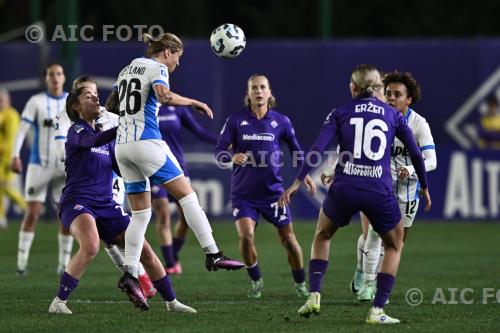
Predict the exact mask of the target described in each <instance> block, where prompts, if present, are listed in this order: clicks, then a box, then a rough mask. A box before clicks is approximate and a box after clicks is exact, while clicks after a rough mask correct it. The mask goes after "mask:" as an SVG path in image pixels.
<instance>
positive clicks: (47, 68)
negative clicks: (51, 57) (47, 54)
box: [43, 62, 64, 77]
mask: <svg viewBox="0 0 500 333" xmlns="http://www.w3.org/2000/svg"><path fill="white" fill-rule="evenodd" d="M52 66H59V67H61V68H62V70H63V73H64V67H63V65H61V64H60V63H58V62H49V64H48V65H47V66H46V67H45V69H44V70H43V77H46V76H47V72H48V70H49V68H50V67H52Z"/></svg>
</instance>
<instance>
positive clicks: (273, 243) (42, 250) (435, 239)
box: [0, 222, 500, 333]
mask: <svg viewBox="0 0 500 333" xmlns="http://www.w3.org/2000/svg"><path fill="white" fill-rule="evenodd" d="M18 228H19V224H18V223H15V224H12V225H10V227H9V229H8V230H1V231H0V247H1V251H0V262H1V264H0V295H1V297H0V332H58V333H62V332H71V333H76V332H86V333H90V332H145V333H152V332H259V333H262V332H315V333H316V332H362V331H382V330H383V331H407V332H441V333H442V332H456V331H463V332H472V331H477V332H495V331H496V332H498V331H500V324H499V321H498V313H499V311H500V305H499V302H500V291H499V290H500V282H499V281H500V279H499V277H500V268H499V262H498V258H499V256H498V254H499V250H498V249H499V245H500V242H499V239H500V224H494V223H475V222H474V223H466V224H464V223H436V222H430V223H418V222H417V223H416V225H415V226H414V227H413V228H412V230H411V233H410V235H409V239H408V241H407V244H406V246H405V249H404V251H403V259H402V262H401V266H400V270H399V274H398V278H397V281H396V286H395V289H394V292H393V294H392V296H391V298H390V304H389V305H388V306H387V307H386V312H387V313H388V314H389V315H391V316H394V317H396V318H399V319H400V320H401V321H402V323H401V324H400V325H397V326H395V327H372V326H368V325H366V324H365V323H364V319H365V317H366V314H367V310H368V308H369V304H361V303H358V302H357V301H355V300H354V297H353V295H352V294H351V292H350V290H349V288H348V285H349V281H350V279H351V277H352V274H353V270H354V265H355V256H356V254H355V246H356V240H357V237H358V235H359V232H360V226H359V224H357V223H353V224H352V225H351V226H349V227H347V228H344V229H342V230H340V232H339V233H338V234H337V235H336V236H335V239H334V243H333V244H332V247H331V253H330V265H329V269H328V272H327V274H326V275H325V279H324V283H323V289H322V304H321V314H320V315H319V316H314V317H311V318H310V319H304V318H300V317H299V316H298V315H297V309H298V308H299V307H300V306H301V305H302V304H303V302H304V300H302V299H299V298H298V297H297V296H296V295H295V292H294V289H293V281H292V278H291V274H290V269H289V266H288V264H287V260H286V255H285V252H284V250H283V249H282V248H281V245H280V244H279V240H278V236H277V234H276V232H275V230H274V229H273V227H272V226H270V225H268V224H267V223H261V224H260V225H259V227H258V228H257V232H256V243H257V250H258V254H259V264H260V266H261V270H262V275H263V279H264V283H265V285H264V291H263V294H262V298H261V299H259V300H253V299H247V298H246V296H245V295H246V292H247V289H248V288H249V286H250V283H249V280H248V277H247V274H246V272H245V271H238V272H226V271H219V272H213V273H208V272H206V271H205V269H204V256H203V254H202V252H201V250H200V248H199V246H198V244H197V242H196V241H195V239H194V238H193V237H192V236H191V235H190V237H189V238H188V242H187V244H186V246H185V248H184V249H183V251H182V253H181V261H182V265H183V269H184V272H183V275H182V276H179V277H178V276H174V277H173V278H172V280H173V282H174V285H175V288H176V291H177V298H178V299H179V300H180V301H182V302H184V303H186V304H188V305H191V306H193V307H195V308H196V309H197V310H198V314H197V315H186V314H172V313H168V312H167V310H166V308H165V305H164V304H163V302H161V299H160V297H159V295H157V296H156V297H155V298H154V299H153V300H151V302H150V303H151V309H150V310H149V311H147V312H139V311H138V310H136V309H135V308H133V306H132V305H131V304H130V303H129V302H128V301H127V298H126V296H125V295H124V294H122V293H121V292H120V291H119V290H118V289H117V287H116V283H117V281H118V279H119V277H120V273H119V271H118V270H117V269H116V268H115V267H113V265H112V264H111V261H110V260H109V259H108V257H107V256H106V254H105V252H104V250H102V251H101V252H100V253H99V255H98V256H97V257H96V259H95V260H94V262H92V263H91V265H90V266H89V267H88V269H87V271H86V273H85V275H84V276H83V278H82V280H81V281H80V285H79V286H78V288H77V290H76V291H75V292H74V293H73V295H72V297H71V298H70V301H69V302H68V305H69V307H70V309H71V310H72V311H73V315H71V316H62V315H51V314H49V313H48V312H47V310H48V306H49V304H50V302H51V300H52V298H53V297H54V295H55V294H56V292H57V289H58V282H59V278H58V276H57V275H56V273H55V270H56V264H57V253H56V248H57V237H56V225H55V223H40V224H39V226H38V229H37V234H36V237H35V241H34V244H33V247H32V251H31V257H30V264H29V274H28V276H27V277H26V278H19V277H17V276H16V275H15V265H16V247H17V235H18ZM314 228H315V225H314V223H305V222H297V223H295V231H296V234H297V237H298V239H299V242H300V244H301V246H302V249H303V251H304V256H305V261H306V265H307V262H308V260H309V256H310V246H311V241H312V238H313V234H314ZM214 234H215V237H216V239H217V241H218V243H219V244H220V246H221V247H222V248H223V249H224V250H225V252H226V253H227V254H228V255H230V256H234V257H237V258H239V254H238V245H237V236H236V231H235V228H234V226H233V224H232V223H214ZM147 237H148V239H149V240H150V241H151V243H152V244H153V245H154V248H155V250H158V247H157V245H156V244H157V241H156V237H155V235H154V227H153V225H150V227H149V230H148V236H147ZM76 248H77V245H76V243H75V246H74V250H76ZM156 252H157V253H159V251H156ZM410 288H419V289H420V290H421V291H422V293H423V301H422V303H421V304H420V305H419V306H415V307H412V306H410V305H408V304H407V302H406V301H405V294H406V291H407V290H408V289H410ZM436 288H442V289H440V290H442V293H441V292H439V289H438V292H436ZM449 288H457V289H456V291H455V292H454V291H453V290H454V289H451V290H450V289H449ZM464 288H470V289H467V290H466V291H465V292H464V294H463V295H464V297H463V298H462V299H461V298H460V292H461V291H463V290H464ZM483 288H491V289H487V290H483ZM483 293H486V294H487V297H486V298H485V297H484V296H483ZM492 293H493V297H491V296H490V295H491V294H492ZM495 294H496V297H495ZM443 296H444V297H445V298H443ZM453 296H455V298H454V299H453V298H452V297H453ZM433 299H434V302H433ZM483 301H486V303H487V304H483ZM445 302H446V303H458V304H443V303H445ZM433 303H435V304H433ZM466 303H472V304H466Z"/></svg>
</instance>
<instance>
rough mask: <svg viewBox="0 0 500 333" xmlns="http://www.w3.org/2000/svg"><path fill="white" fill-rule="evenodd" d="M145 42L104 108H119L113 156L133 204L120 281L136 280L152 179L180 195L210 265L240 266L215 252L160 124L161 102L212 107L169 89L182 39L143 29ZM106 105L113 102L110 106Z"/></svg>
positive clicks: (205, 221) (206, 224)
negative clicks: (142, 53)
mask: <svg viewBox="0 0 500 333" xmlns="http://www.w3.org/2000/svg"><path fill="white" fill-rule="evenodd" d="M145 42H147V43H148V51H147V55H148V58H138V59H134V60H133V61H132V62H131V63H130V65H128V66H126V67H125V68H124V69H123V70H122V71H121V73H120V75H119V76H118V80H117V83H116V86H117V92H115V95H114V99H111V103H107V104H106V106H107V109H108V110H114V109H116V108H118V109H119V114H120V120H119V127H118V132H117V139H116V148H115V151H116V159H117V161H118V165H119V167H120V171H121V173H122V176H123V179H124V182H125V191H126V193H127V197H128V199H129V202H130V206H131V208H132V221H131V222H130V225H129V226H128V228H127V232H126V234H125V265H126V270H127V272H126V273H125V274H124V276H123V277H122V279H121V280H120V284H121V285H124V284H129V285H130V286H131V287H134V286H135V285H137V280H136V278H137V265H138V263H139V256H140V251H141V249H142V245H143V243H144V234H145V232H146V229H147V225H148V223H149V221H150V219H151V193H150V188H151V187H150V182H151V183H153V184H154V185H163V186H164V187H165V188H166V189H167V191H168V192H169V193H170V194H172V196H174V198H175V199H176V200H178V202H179V204H180V206H181V207H182V210H183V212H184V216H185V218H186V222H187V224H188V225H189V227H190V228H191V229H192V230H193V232H194V234H195V236H196V238H197V239H198V241H199V243H200V245H201V247H202V248H203V250H204V251H205V254H206V262H205V265H206V268H207V269H208V270H210V271H211V270H217V269H218V268H224V269H241V268H242V267H244V265H243V264H242V263H240V262H238V261H235V260H232V259H229V258H227V257H225V256H224V255H223V254H222V252H221V251H219V249H218V247H217V245H216V243H215V240H214V238H213V236H212V229H211V227H210V223H209V222H208V219H207V217H206V215H205V212H204V211H203V209H202V208H201V207H200V204H199V202H198V198H197V196H196V193H195V192H194V191H193V189H192V187H191V185H190V183H189V182H188V181H187V179H186V177H185V176H184V174H183V172H182V170H181V168H180V166H179V163H178V162H177V160H176V158H175V157H174V155H173V154H172V152H171V151H170V149H169V147H168V146H167V144H166V143H165V142H164V141H163V140H162V137H161V133H160V130H159V126H158V108H159V106H160V104H169V105H184V106H192V107H193V108H195V109H196V110H197V111H199V112H201V113H204V114H206V115H207V116H209V117H210V118H212V117H213V114H212V110H211V109H210V108H209V107H208V106H207V105H206V104H205V103H202V102H199V101H197V100H193V99H190V98H186V97H182V96H180V95H178V94H175V93H173V92H172V91H170V85H169V74H170V73H172V72H173V71H174V70H175V68H176V67H177V66H178V65H179V58H180V57H181V56H182V53H183V49H184V47H183V44H182V41H181V40H180V39H179V38H178V37H177V36H175V35H173V34H170V33H165V34H163V35H161V36H160V37H159V38H155V39H154V40H153V39H152V38H151V36H149V35H147V34H146V35H145ZM109 104H115V105H111V106H109V107H108V105H109Z"/></svg>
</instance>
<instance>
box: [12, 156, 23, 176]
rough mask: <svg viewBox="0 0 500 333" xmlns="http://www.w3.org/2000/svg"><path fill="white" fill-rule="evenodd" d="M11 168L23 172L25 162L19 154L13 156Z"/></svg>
mask: <svg viewBox="0 0 500 333" xmlns="http://www.w3.org/2000/svg"><path fill="white" fill-rule="evenodd" d="M10 170H12V172H15V173H21V172H23V162H22V161H21V158H20V157H19V156H15V157H12V160H11V161H10Z"/></svg>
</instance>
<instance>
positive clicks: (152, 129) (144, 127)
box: [115, 58, 170, 144]
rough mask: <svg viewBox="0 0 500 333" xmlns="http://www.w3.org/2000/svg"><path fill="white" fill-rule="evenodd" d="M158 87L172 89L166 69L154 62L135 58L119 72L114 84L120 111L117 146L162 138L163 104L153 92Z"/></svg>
mask: <svg viewBox="0 0 500 333" xmlns="http://www.w3.org/2000/svg"><path fill="white" fill-rule="evenodd" d="M157 84H160V85H164V86H166V87H167V88H169V89H170V86H169V77H168V70H167V67H166V66H165V65H163V64H161V63H159V62H157V61H156V60H153V59H149V58H137V59H134V60H133V61H132V62H131V63H130V65H128V66H126V67H125V68H124V69H123V70H122V71H121V72H120V75H119V76H118V80H117V81H116V84H115V89H116V90H117V91H118V99H119V110H120V119H119V125H118V131H117V135H116V144H124V143H128V142H134V141H140V140H151V139H157V140H161V139H162V137H161V133H160V129H159V126H158V110H159V107H160V105H161V104H160V103H159V102H158V100H157V99H156V94H155V92H154V89H153V86H154V85H157Z"/></svg>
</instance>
